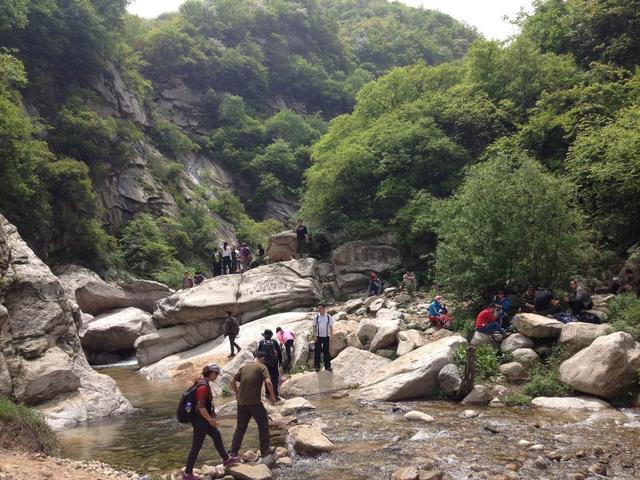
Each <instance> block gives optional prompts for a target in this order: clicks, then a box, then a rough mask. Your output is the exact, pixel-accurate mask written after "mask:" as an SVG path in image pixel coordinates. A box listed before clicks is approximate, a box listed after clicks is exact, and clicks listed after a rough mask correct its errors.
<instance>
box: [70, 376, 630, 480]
mask: <svg viewBox="0 0 640 480" xmlns="http://www.w3.org/2000/svg"><path fill="white" fill-rule="evenodd" d="M102 372H103V373H107V374H108V375H110V376H112V377H113V378H114V379H115V380H116V381H117V383H118V385H119V387H120V388H121V389H122V391H123V393H124V394H125V396H126V397H127V398H129V399H130V400H131V402H132V403H133V404H134V406H135V407H136V408H137V409H138V410H137V413H136V414H134V415H131V416H127V417H121V418H114V419H108V420H104V421H101V422H97V423H93V424H91V425H89V426H84V427H80V428H75V429H72V430H69V431H66V432H62V433H61V434H60V436H59V437H60V441H61V443H62V446H63V452H64V453H65V454H66V455H67V456H69V457H71V458H75V459H96V460H101V461H104V462H107V463H110V464H112V465H115V466H120V467H124V468H127V469H131V470H135V471H137V472H140V473H153V472H156V473H157V472H163V473H164V472H169V471H171V470H174V469H177V468H181V467H182V466H183V465H184V459H185V456H186V454H187V451H188V450H189V446H190V442H191V430H190V427H189V426H182V425H179V424H177V422H176V421H175V406H176V402H177V399H178V398H179V395H180V394H181V392H182V391H183V390H184V388H185V384H184V383H182V382H178V381H175V380H154V381H147V380H146V379H145V378H144V376H142V375H140V374H138V373H137V372H136V371H135V370H134V369H132V368H116V369H109V370H103V371H102ZM224 401H225V400H224V399H217V400H216V405H217V406H218V407H219V406H220V405H221V404H222V403H224ZM311 401H312V402H313V403H314V404H315V405H316V406H317V407H318V410H317V415H315V416H317V417H319V418H320V419H321V421H322V422H324V423H325V424H326V425H327V427H326V428H325V429H324V430H325V433H326V434H327V435H328V436H329V437H330V438H331V440H332V441H333V442H334V444H335V445H336V451H335V452H334V453H332V454H331V455H327V456H324V457H322V458H319V459H294V467H293V468H291V469H289V470H277V471H276V478H278V479H290V480H302V479H305V480H308V479H319V480H320V479H322V480H325V479H326V480H329V479H331V480H339V479H345V480H346V479H354V480H356V479H357V480H371V479H388V478H390V475H391V473H392V472H393V471H394V470H395V469H396V468H398V467H400V466H407V465H416V466H421V467H422V468H423V469H425V470H430V469H434V468H435V469H438V470H442V471H444V472H446V473H448V474H449V475H451V477H452V478H454V479H480V478H490V477H492V476H495V475H500V474H502V475H510V477H502V478H523V479H524V478H535V479H565V478H567V479H569V478H573V475H574V474H576V473H580V472H582V473H584V474H588V475H590V476H588V478H605V477H604V476H601V475H599V474H596V473H589V469H591V470H592V471H596V472H600V473H604V472H605V471H606V473H607V477H606V478H616V479H624V480H626V479H629V480H631V479H639V478H640V411H637V410H636V411H633V410H625V411H617V410H611V411H605V412H597V413H591V412H586V413H555V412H543V411H540V410H532V409H527V408H474V410H476V412H478V413H479V416H478V417H476V418H468V419H467V418H461V415H462V413H463V412H464V410H465V408H461V407H459V406H457V405H453V404H450V403H447V402H402V403H396V404H373V403H365V402H360V401H354V400H351V399H349V398H346V399H342V400H332V399H329V398H315V399H311ZM411 409H415V410H420V411H423V412H426V413H428V414H430V415H432V416H433V417H435V419H436V422H434V423H430V424H418V423H414V422H408V421H406V420H405V419H404V418H403V415H404V413H405V412H406V411H408V410H411ZM315 416H314V418H315ZM234 426H235V422H234V420H233V419H225V420H222V422H221V431H222V435H223V438H224V441H225V444H226V445H229V444H230V441H231V436H232V434H233V429H234ZM419 431H421V435H420V440H416V441H412V440H411V438H412V437H413V436H414V435H416V433H418V432H419ZM274 433H275V432H274ZM520 440H526V441H528V442H530V443H531V445H535V444H540V445H542V447H541V448H542V450H529V449H528V448H527V447H523V446H519V445H518V441H520ZM284 441H285V440H284V438H283V436H282V434H281V433H280V434H279V433H275V436H274V437H273V442H274V444H275V445H283V444H284ZM257 443H258V442H257V430H256V429H255V426H254V425H251V426H250V427H249V431H248V433H247V436H246V437H245V441H244V444H243V450H246V449H249V448H256V447H257ZM538 448H540V447H538ZM552 452H553V453H552ZM538 456H542V457H544V458H543V459H540V458H538V461H537V462H536V458H537V457H538ZM549 456H551V457H554V458H556V457H557V458H558V460H550V459H549V458H548V457H549ZM200 460H201V461H200V462H199V465H201V464H202V463H203V462H205V461H206V462H207V463H209V464H217V463H219V458H217V454H216V453H215V450H214V449H213V445H212V443H211V442H210V441H207V443H205V447H204V448H203V450H202V452H201V454H200ZM434 463H435V466H434ZM536 463H537V464H536ZM507 465H510V468H518V469H519V471H518V473H517V474H514V473H513V472H512V471H511V470H509V468H507ZM496 478H500V477H496Z"/></svg>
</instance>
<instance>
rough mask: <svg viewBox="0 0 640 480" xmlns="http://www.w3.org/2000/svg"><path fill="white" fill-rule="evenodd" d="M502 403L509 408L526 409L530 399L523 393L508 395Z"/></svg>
mask: <svg viewBox="0 0 640 480" xmlns="http://www.w3.org/2000/svg"><path fill="white" fill-rule="evenodd" d="M504 403H505V405H508V406H510V407H515V406H521V407H527V406H529V405H531V397H530V396H529V395H525V394H524V393H516V392H514V393H509V394H507V395H506V396H505V397H504Z"/></svg>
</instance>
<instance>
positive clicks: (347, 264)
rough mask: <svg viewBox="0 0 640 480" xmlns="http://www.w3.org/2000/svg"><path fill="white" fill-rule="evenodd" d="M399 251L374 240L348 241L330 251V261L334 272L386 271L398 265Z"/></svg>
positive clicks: (399, 259)
mask: <svg viewBox="0 0 640 480" xmlns="http://www.w3.org/2000/svg"><path fill="white" fill-rule="evenodd" d="M400 261H401V255H400V251H399V250H398V249H396V248H394V247H391V246H389V245H384V244H382V243H376V242H364V241H355V242H348V243H345V244H343V245H341V246H340V247H338V248H337V249H335V250H334V251H332V252H331V263H332V264H333V268H334V270H335V271H336V273H338V274H341V273H347V272H349V273H351V272H360V273H365V274H369V272H372V271H373V272H378V273H382V272H387V271H389V270H391V269H393V268H396V267H398V266H399V265H400Z"/></svg>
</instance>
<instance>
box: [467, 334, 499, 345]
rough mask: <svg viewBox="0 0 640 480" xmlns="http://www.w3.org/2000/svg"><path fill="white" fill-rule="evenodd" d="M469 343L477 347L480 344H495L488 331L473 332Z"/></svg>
mask: <svg viewBox="0 0 640 480" xmlns="http://www.w3.org/2000/svg"><path fill="white" fill-rule="evenodd" d="M469 343H470V344H471V345H475V346H476V347H479V346H480V345H492V346H493V345H495V342H494V341H493V339H492V338H491V335H489V334H488V333H481V332H474V333H473V338H471V342H469Z"/></svg>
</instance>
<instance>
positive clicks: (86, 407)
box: [0, 215, 132, 430]
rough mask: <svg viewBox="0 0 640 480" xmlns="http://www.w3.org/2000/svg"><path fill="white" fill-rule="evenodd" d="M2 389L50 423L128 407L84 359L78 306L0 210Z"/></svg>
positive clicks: (59, 425) (65, 424)
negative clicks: (34, 409)
mask: <svg viewBox="0 0 640 480" xmlns="http://www.w3.org/2000/svg"><path fill="white" fill-rule="evenodd" d="M0 300H1V301H2V308H0V384H1V386H0V392H1V393H3V394H4V395H6V396H8V397H12V398H14V399H16V400H18V401H21V402H25V403H28V404H37V408H38V409H39V410H40V411H41V412H42V413H43V414H44V417H45V419H46V420H47V422H48V423H49V425H50V426H51V427H52V428H53V429H54V430H61V429H64V428H69V427H72V426H75V425H77V424H78V423H80V422H84V421H90V420H96V419H98V418H102V417H107V416H115V415H119V414H122V413H127V412H130V411H132V407H131V404H130V403H129V402H128V401H127V400H126V399H125V398H124V396H123V395H122V393H121V392H120V390H119V389H118V388H117V386H116V384H115V381H114V380H113V379H111V378H109V377H107V376H105V375H100V374H98V373H96V372H95V371H94V370H93V369H91V367H90V366H89V364H88V363H87V361H86V358H85V355H84V352H83V351H82V346H81V345H80V339H79V338H78V334H77V328H78V326H79V325H80V324H81V321H82V318H81V314H80V311H79V310H78V308H77V307H76V306H75V305H74V303H73V301H72V300H70V299H69V298H68V297H67V295H66V294H65V291H64V289H63V287H62V285H61V283H60V281H59V280H58V279H57V278H56V277H55V276H54V275H53V273H52V272H51V270H50V269H49V267H47V266H46V265H45V264H44V263H43V262H42V261H41V260H40V259H39V258H38V257H37V256H36V255H35V254H34V253H33V251H32V250H31V249H30V248H29V247H28V246H27V244H26V243H25V242H24V241H23V240H22V239H21V238H20V235H19V233H18V231H17V229H16V227H15V226H13V225H12V224H10V223H9V222H8V221H7V220H6V219H5V218H4V217H3V216H2V215H0Z"/></svg>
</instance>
